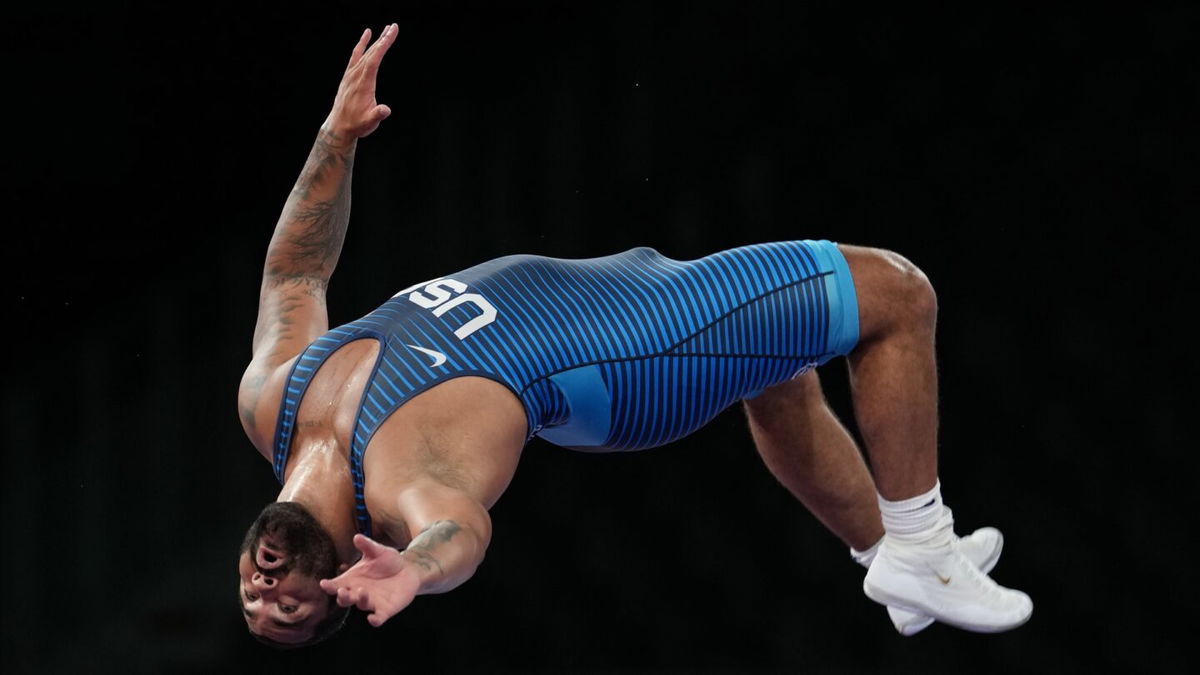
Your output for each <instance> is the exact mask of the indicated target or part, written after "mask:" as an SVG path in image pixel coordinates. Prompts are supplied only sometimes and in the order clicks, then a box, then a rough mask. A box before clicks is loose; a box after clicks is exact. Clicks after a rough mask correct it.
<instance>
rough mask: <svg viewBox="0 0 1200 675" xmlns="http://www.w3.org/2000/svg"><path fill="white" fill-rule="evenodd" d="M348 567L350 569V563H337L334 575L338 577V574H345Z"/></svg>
mask: <svg viewBox="0 0 1200 675" xmlns="http://www.w3.org/2000/svg"><path fill="white" fill-rule="evenodd" d="M348 569H350V563H342V564H341V565H338V566H337V574H336V575H334V576H339V577H340V576H342V575H343V574H345V573H346V570H348Z"/></svg>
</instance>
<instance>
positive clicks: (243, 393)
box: [238, 357, 296, 461]
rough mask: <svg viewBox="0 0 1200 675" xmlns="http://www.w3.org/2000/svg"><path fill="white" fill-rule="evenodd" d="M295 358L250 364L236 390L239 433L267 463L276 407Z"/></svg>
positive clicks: (256, 361) (258, 361) (272, 437)
mask: <svg viewBox="0 0 1200 675" xmlns="http://www.w3.org/2000/svg"><path fill="white" fill-rule="evenodd" d="M295 360H296V357H293V358H291V359H288V360H287V361H284V362H283V363H281V364H277V365H271V364H268V363H265V362H263V361H260V360H254V361H251V362H250V365H249V366H247V367H246V371H245V372H244V373H243V374H242V381H241V384H240V385H239V386H238V417H239V418H240V419H241V422H242V429H243V430H244V431H245V432H246V436H247V437H248V438H249V439H250V442H251V443H253V444H254V447H255V448H257V449H258V452H259V453H260V454H261V455H262V456H263V457H266V459H267V461H271V458H272V455H273V453H274V448H273V447H272V443H273V441H274V438H275V425H276V422H277V419H278V417H279V403H280V401H281V400H282V398H283V389H284V384H285V381H286V380H287V376H288V373H289V372H290V371H291V367H292V364H293V363H294V362H295Z"/></svg>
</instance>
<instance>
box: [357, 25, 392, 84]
mask: <svg viewBox="0 0 1200 675" xmlns="http://www.w3.org/2000/svg"><path fill="white" fill-rule="evenodd" d="M399 32H400V27H399V26H397V25H396V24H394V23H393V24H389V25H388V26H386V27H385V28H384V29H383V32H382V33H380V35H379V39H378V40H376V41H375V44H373V45H371V48H370V49H369V50H367V53H366V56H365V57H364V58H365V59H366V60H367V66H366V68H367V74H369V75H374V74H375V72H376V71H378V70H379V62H380V61H382V60H383V55H384V54H386V53H387V51H388V49H390V48H391V46H392V44H393V43H395V42H396V34H397V33H399Z"/></svg>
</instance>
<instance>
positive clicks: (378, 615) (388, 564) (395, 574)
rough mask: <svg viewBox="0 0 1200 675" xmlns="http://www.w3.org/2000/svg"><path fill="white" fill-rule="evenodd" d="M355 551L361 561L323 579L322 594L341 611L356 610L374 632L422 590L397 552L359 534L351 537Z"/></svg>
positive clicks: (411, 571)
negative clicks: (363, 614)
mask: <svg viewBox="0 0 1200 675" xmlns="http://www.w3.org/2000/svg"><path fill="white" fill-rule="evenodd" d="M354 548H357V549H358V550H359V551H360V552H361V553H362V558H360V559H359V561H358V562H356V563H354V566H353V567H351V568H350V569H348V570H346V571H345V572H343V573H342V574H340V575H338V576H337V577H334V578H333V579H322V580H321V582H320V583H321V590H323V591H325V592H326V593H328V594H330V595H336V596H337V604H338V606H340V607H350V606H354V607H357V608H359V609H361V610H363V611H364V612H370V614H368V615H367V621H368V622H369V623H370V624H371V625H372V626H375V627H376V628H378V627H380V626H382V625H383V622H385V621H387V620H388V619H390V618H392V617H393V616H395V615H396V614H398V613H399V612H400V610H402V609H404V608H405V607H408V605H409V603H411V602H412V601H413V598H414V597H416V595H417V591H418V590H419V589H420V587H421V580H420V579H419V578H418V577H417V571H416V570H415V569H413V567H412V566H411V565H409V564H408V563H407V562H406V561H405V560H404V557H403V556H401V555H400V552H399V551H397V550H396V549H394V548H392V547H390V546H384V545H383V544H380V543H378V542H376V541H375V540H373V539H371V538H370V537H365V536H363V535H361V534H356V535H354Z"/></svg>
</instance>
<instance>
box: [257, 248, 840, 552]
mask: <svg viewBox="0 0 1200 675" xmlns="http://www.w3.org/2000/svg"><path fill="white" fill-rule="evenodd" d="M362 338H373V339H376V340H378V341H379V342H380V350H379V355H378V357H377V359H376V362H375V364H374V368H373V370H372V371H371V375H370V378H369V380H368V381H367V384H366V388H365V389H364V391H363V396H362V399H361V401H360V403H359V408H358V412H357V415H356V418H355V421H354V431H353V433H352V435H351V447H350V464H351V474H352V477H353V481H354V488H355V496H356V502H357V503H356V512H355V518H356V521H357V525H358V528H359V530H360V531H361V532H364V533H370V531H371V530H370V516H369V515H368V514H367V510H366V504H365V501H364V498H363V471H362V462H363V454H364V452H365V450H366V448H367V445H368V444H369V443H370V441H371V437H372V435H373V434H374V433H375V431H376V430H377V429H378V428H379V427H380V425H382V424H383V422H384V420H386V419H387V418H388V416H389V415H390V414H391V413H393V412H394V411H395V410H396V409H397V408H399V407H400V406H401V405H403V404H404V402H405V401H407V400H409V399H410V398H412V397H413V396H415V395H417V394H419V393H421V392H422V391H424V390H426V389H428V388H429V387H432V386H434V385H436V384H438V383H441V382H445V381H446V380H449V379H452V378H455V377H463V376H479V377H486V378H489V379H492V380H495V381H497V382H499V383H501V384H503V385H504V386H506V387H508V388H509V389H510V390H511V391H512V392H513V394H515V395H516V396H517V398H518V399H520V401H521V404H522V405H523V406H524V409H525V414H526V418H527V422H528V436H527V438H532V437H533V436H535V435H536V436H540V437H541V438H543V439H545V440H548V441H550V442H551V443H554V444H556V445H561V446H564V447H570V448H573V449H577V450H587V451H616V450H638V449H643V448H650V447H654V446H658V445H663V444H665V443H669V442H671V441H673V440H676V439H678V438H681V437H683V436H686V435H688V434H690V433H692V432H693V431H695V430H696V429H699V428H700V427H701V426H703V425H704V424H705V423H707V422H708V421H709V420H711V419H712V418H713V417H714V416H716V415H717V413H719V412H721V411H722V410H723V409H725V408H726V407H728V406H729V405H730V404H732V403H733V402H734V401H737V400H739V399H743V398H748V397H750V396H753V395H755V394H756V393H758V392H759V391H761V390H762V389H763V388H764V387H768V386H770V385H772V384H776V383H779V382H783V381H785V380H788V379H790V378H793V377H795V376H797V375H799V374H801V373H804V372H807V371H808V370H810V369H812V368H813V367H815V366H817V365H820V364H822V363H824V362H825V361H827V360H829V359H831V358H833V357H834V356H838V355H844V354H846V353H849V351H850V350H851V349H852V348H853V347H854V345H855V343H856V342H857V340H858V305H857V300H856V297H855V292H854V284H853V281H852V280H851V278H850V270H849V267H848V266H847V264H846V261H845V258H843V256H842V254H841V253H840V252H839V251H838V249H837V247H836V246H835V245H834V244H832V243H830V242H828V241H792V242H777V243H769V244H756V245H753V246H746V247H742V248H736V249H731V250H728V251H722V252H720V253H716V254H713V255H710V256H707V257H704V258H700V259H698V260H692V261H678V260H672V259H670V258H667V257H664V256H662V255H660V254H659V253H658V252H657V251H655V250H653V249H650V248H635V249H632V250H629V251H626V252H624V253H619V254H616V255H611V256H606V257H602V258H591V259H586V260H563V259H557V258H546V257H541V256H533V255H514V256H507V257H504V258H498V259H496V260H492V261H489V262H485V263H483V264H481V265H476V266H475V267H471V268H469V269H466V270H463V271H461V272H456V273H454V274H451V275H449V276H445V277H439V278H437V279H433V280H431V281H426V282H422V283H420V284H416V285H414V286H412V287H410V288H407V289H405V290H403V291H401V292H399V293H397V294H396V295H395V296H393V297H392V298H391V299H390V300H388V301H386V302H384V303H383V305H381V306H380V307H379V308H378V309H376V310H375V311H373V312H371V313H370V314H368V315H367V316H365V317H363V318H361V319H359V320H357V321H353V322H351V323H348V324H345V325H343V326H339V327H337V328H334V329H333V330H330V331H329V332H328V333H326V334H325V335H323V336H321V337H319V338H317V339H316V340H315V341H314V342H313V343H312V344H311V345H309V346H308V347H307V348H306V349H305V350H304V352H303V353H301V354H300V356H299V357H298V358H297V359H296V362H295V364H294V365H293V367H292V370H291V372H290V374H289V375H288V380H287V384H286V391H285V393H284V396H283V400H282V402H281V404H280V411H279V417H278V421H277V425H276V432H275V442H274V470H275V475H276V477H277V478H278V479H279V480H280V481H282V480H283V469H284V466H285V465H286V463H287V456H288V450H289V447H290V442H291V439H292V434H293V432H294V425H295V420H296V411H297V410H298V409H299V407H300V401H301V399H302V398H303V397H304V392H305V390H306V388H307V386H308V383H309V382H310V381H311V380H312V378H313V376H314V375H315V374H316V372H317V370H318V369H319V368H320V367H321V364H322V363H324V361H325V359H326V358H328V356H329V355H330V354H331V353H333V352H334V351H335V350H337V349H338V348H339V347H341V346H342V345H345V344H346V343H348V342H351V341H353V340H359V339H362Z"/></svg>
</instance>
